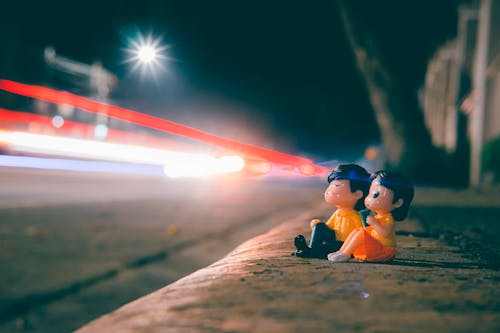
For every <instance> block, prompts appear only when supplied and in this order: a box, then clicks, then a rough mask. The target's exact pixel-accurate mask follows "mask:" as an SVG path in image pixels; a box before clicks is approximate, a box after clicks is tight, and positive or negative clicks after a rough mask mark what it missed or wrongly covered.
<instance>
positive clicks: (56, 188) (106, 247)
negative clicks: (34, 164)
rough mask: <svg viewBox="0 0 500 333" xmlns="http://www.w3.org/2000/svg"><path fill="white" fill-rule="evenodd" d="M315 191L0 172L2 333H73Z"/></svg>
mask: <svg viewBox="0 0 500 333" xmlns="http://www.w3.org/2000/svg"><path fill="white" fill-rule="evenodd" d="M323 182H324V181H323V180H318V179H307V180H305V179H304V178H302V179H301V180H297V179H281V180H272V179H265V178H264V179H263V178H220V179H214V180H210V181H207V180H169V179H167V178H159V177H145V176H124V175H119V176H110V175H104V174H88V173H74V172H59V171H58V172H52V171H38V170H29V169H24V170H22V169H18V170H13V169H7V168H3V169H0V184H2V186H1V188H0V198H1V200H0V271H1V272H2V274H1V275H0V320H1V322H2V323H1V324H0V331H10V330H19V331H36V332H54V331H69V330H72V329H75V328H77V327H79V326H81V325H82V324H84V323H85V322H88V321H89V320H91V319H93V318H95V317H97V316H99V315H100V314H102V313H106V312H109V311H111V310H113V309H115V308H116V307H118V306H120V305H121V304H123V303H125V302H128V301H130V300H132V299H135V298H137V297H139V296H142V295H144V294H146V293H148V292H151V291H153V290H155V289H157V288H159V287H162V286H164V285H166V284H168V283H170V282H172V281H174V280H177V279H178V278H180V277H181V276H184V275H186V274H188V273H190V272H192V271H194V270H196V269H198V268H201V267H203V266H205V265H207V264H209V263H211V262H213V261H215V260H217V259H219V258H220V257H222V256H223V255H225V254H226V253H228V252H229V251H230V250H231V249H233V248H234V247H235V246H237V245H238V244H239V243H241V242H242V241H244V240H246V239H248V238H250V237H252V236H254V235H257V234H259V233H261V232H263V231H267V230H269V229H270V228H271V227H273V226H274V225H276V224H277V223H281V222H282V221H283V220H284V219H287V218H293V217H294V216H296V215H297V214H300V213H303V211H304V210H306V211H307V210H311V211H314V207H315V206H317V205H319V204H322V202H321V201H322V192H323V190H324V184H323Z"/></svg>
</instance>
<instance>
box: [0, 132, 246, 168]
mask: <svg viewBox="0 0 500 333" xmlns="http://www.w3.org/2000/svg"><path fill="white" fill-rule="evenodd" d="M0 144H7V145H9V148H10V149H12V150H15V151H19V152H27V153H38V154H45V155H58V156H65V157H74V158H88V159H99V160H105V161H113V162H125V163H137V164H151V165H161V166H165V167H166V168H167V170H171V171H169V172H166V174H167V176H170V175H173V177H188V176H204V175H212V174H220V173H228V172H237V171H240V170H241V169H243V167H244V161H243V159H242V158H241V157H239V156H224V157H220V158H215V157H213V156H210V155H208V154H199V153H186V152H176V151H168V150H163V149H156V148H147V147H141V146H134V145H124V144H117V143H108V142H100V141H91V140H81V139H73V138H65V137H56V136H48V135H40V134H31V133H24V132H8V131H0ZM237 159H239V160H238V161H240V162H239V163H238V162H235V160H237ZM200 170H202V171H200Z"/></svg>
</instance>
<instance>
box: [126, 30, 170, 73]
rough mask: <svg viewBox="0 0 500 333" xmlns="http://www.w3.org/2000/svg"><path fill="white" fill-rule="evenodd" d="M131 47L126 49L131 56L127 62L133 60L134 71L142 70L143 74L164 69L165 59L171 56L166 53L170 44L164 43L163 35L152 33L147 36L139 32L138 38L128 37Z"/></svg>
mask: <svg viewBox="0 0 500 333" xmlns="http://www.w3.org/2000/svg"><path fill="white" fill-rule="evenodd" d="M128 44H129V47H128V48H127V49H126V52H127V54H128V55H129V57H128V58H127V59H126V60H125V62H132V63H133V66H132V71H136V70H138V69H140V70H141V74H145V72H146V71H149V72H151V74H153V75H154V74H155V72H154V71H153V70H157V69H160V70H164V69H165V67H164V61H165V60H169V59H170V58H169V57H168V56H167V55H165V53H164V52H165V51H166V50H167V49H168V48H169V45H162V37H161V36H160V37H157V38H154V37H153V35H152V34H149V35H147V36H146V37H145V36H143V35H142V34H140V33H139V34H138V36H137V39H131V38H129V39H128Z"/></svg>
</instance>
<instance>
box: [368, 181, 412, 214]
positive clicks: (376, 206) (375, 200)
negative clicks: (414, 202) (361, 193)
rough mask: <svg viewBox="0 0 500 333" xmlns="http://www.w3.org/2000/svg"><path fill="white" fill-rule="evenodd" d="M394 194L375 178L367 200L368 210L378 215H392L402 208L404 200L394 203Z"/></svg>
mask: <svg viewBox="0 0 500 333" xmlns="http://www.w3.org/2000/svg"><path fill="white" fill-rule="evenodd" d="M393 199H394V193H393V192H392V190H390V189H388V188H387V187H384V186H382V185H381V184H380V180H379V179H378V178H375V179H374V180H373V182H372V184H371V185H370V192H368V195H367V196H366V198H365V206H366V208H368V209H370V210H372V211H374V212H377V213H390V212H392V211H393V210H394V209H396V208H399V207H401V205H402V204H403V200H402V199H399V200H397V201H396V202H395V203H393V202H392V201H393Z"/></svg>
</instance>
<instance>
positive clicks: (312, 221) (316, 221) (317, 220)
mask: <svg viewBox="0 0 500 333" xmlns="http://www.w3.org/2000/svg"><path fill="white" fill-rule="evenodd" d="M318 223H321V221H320V220H319V219H313V220H311V229H314V227H315V226H316V224H318Z"/></svg>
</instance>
